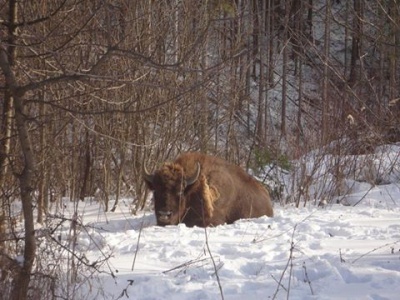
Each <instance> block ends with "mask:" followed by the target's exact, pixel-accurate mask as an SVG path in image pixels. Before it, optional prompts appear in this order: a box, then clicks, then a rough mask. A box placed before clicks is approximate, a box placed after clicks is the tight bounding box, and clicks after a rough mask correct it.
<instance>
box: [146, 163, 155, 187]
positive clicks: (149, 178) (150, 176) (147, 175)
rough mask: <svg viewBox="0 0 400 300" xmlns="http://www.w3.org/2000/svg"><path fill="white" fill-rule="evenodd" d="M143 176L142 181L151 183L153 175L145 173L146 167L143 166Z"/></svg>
mask: <svg viewBox="0 0 400 300" xmlns="http://www.w3.org/2000/svg"><path fill="white" fill-rule="evenodd" d="M143 176H144V180H146V181H147V182H148V183H153V180H154V175H153V174H150V173H149V171H147V168H146V165H143Z"/></svg>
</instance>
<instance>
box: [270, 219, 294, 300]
mask: <svg viewBox="0 0 400 300" xmlns="http://www.w3.org/2000/svg"><path fill="white" fill-rule="evenodd" d="M296 228H297V224H296V225H295V226H294V228H293V233H292V240H291V242H290V254H289V258H288V261H287V263H286V266H285V268H284V269H283V272H282V274H281V277H280V278H279V282H278V286H277V287H276V290H275V293H274V295H273V296H272V299H276V297H277V295H278V292H279V287H283V284H282V280H283V276H284V275H285V273H286V271H287V269H288V268H289V265H290V274H289V285H288V288H287V289H285V288H284V290H285V291H286V292H287V299H289V292H290V278H291V276H292V269H293V251H294V242H293V240H294V233H295V231H296Z"/></svg>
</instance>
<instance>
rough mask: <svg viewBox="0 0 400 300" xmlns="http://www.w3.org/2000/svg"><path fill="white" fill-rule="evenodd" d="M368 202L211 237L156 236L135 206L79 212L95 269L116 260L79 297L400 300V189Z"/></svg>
mask: <svg viewBox="0 0 400 300" xmlns="http://www.w3.org/2000/svg"><path fill="white" fill-rule="evenodd" d="M363 197H364V200H363V201H362V202H361V203H359V204H358V205H357V206H355V207H352V206H342V205H338V204H335V205H328V206H327V207H325V208H321V207H312V206H309V207H306V208H300V209H296V208H292V207H285V208H282V207H279V206H277V207H275V217H274V218H267V217H262V218H259V219H254V220H241V221H239V222H236V223H235V224H232V225H224V226H218V227H216V228H207V229H203V228H187V227H186V226H184V225H179V226H170V227H164V228H163V227H157V226H155V218H154V216H153V214H152V213H151V212H145V213H142V215H141V216H132V215H130V214H129V200H124V201H122V202H121V203H120V205H119V206H118V210H117V211H116V212H114V213H112V212H108V213H104V212H102V208H101V207H99V205H98V204H97V203H92V204H91V203H90V202H86V203H82V202H81V203H80V204H79V211H80V220H81V222H82V223H83V224H86V225H89V226H86V228H87V230H82V232H81V233H80V234H79V236H78V241H77V243H78V244H77V249H78V250H80V251H83V252H84V253H85V255H86V257H87V258H88V260H89V262H93V261H95V260H97V259H102V258H104V256H107V255H109V254H112V257H111V258H110V259H109V261H108V263H107V264H104V265H103V266H102V269H103V270H104V271H105V272H106V273H104V274H101V275H100V276H99V278H96V277H95V276H97V275H95V276H91V277H89V281H90V288H89V285H88V284H86V285H85V284H84V285H82V288H80V289H78V290H77V291H76V293H77V294H76V295H75V296H76V297H77V298H80V299H191V300H192V299H222V295H223V297H224V298H225V299H241V300H242V299H388V300H389V299H399V294H400V184H389V185H385V186H377V187H375V188H373V189H372V190H370V191H369V192H368V194H367V195H366V196H365V195H364V196H363ZM64 213H65V214H66V215H68V214H69V213H72V208H71V207H70V206H69V205H67V206H66V209H65V210H64ZM64 229H65V232H68V228H64ZM110 273H112V274H113V275H114V277H113V276H111V275H110ZM84 275H85V274H82V278H83V277H84ZM89 281H88V282H89ZM78 295H79V296H78Z"/></svg>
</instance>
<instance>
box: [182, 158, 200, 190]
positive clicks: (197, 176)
mask: <svg viewBox="0 0 400 300" xmlns="http://www.w3.org/2000/svg"><path fill="white" fill-rule="evenodd" d="M196 165H197V170H196V172H195V174H194V175H193V176H192V177H188V178H187V179H186V186H189V185H192V184H193V183H195V182H196V181H197V179H199V175H200V171H201V167H200V164H199V162H197V163H196Z"/></svg>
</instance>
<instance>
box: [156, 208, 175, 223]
mask: <svg viewBox="0 0 400 300" xmlns="http://www.w3.org/2000/svg"><path fill="white" fill-rule="evenodd" d="M171 216H172V211H170V210H169V211H163V210H160V211H158V219H159V220H160V221H163V222H168V221H169V220H170V219H171Z"/></svg>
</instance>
